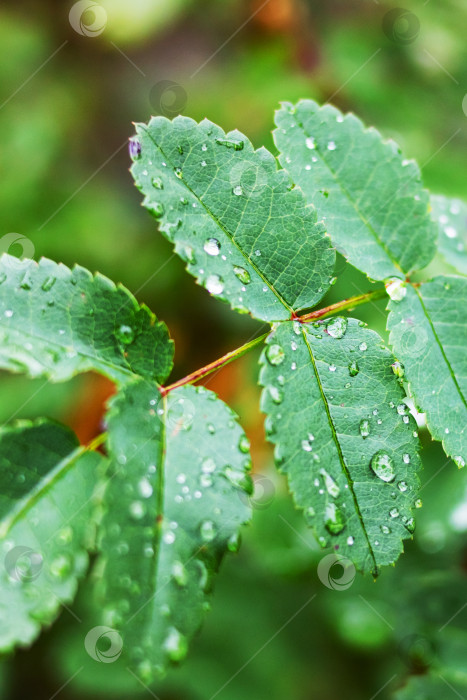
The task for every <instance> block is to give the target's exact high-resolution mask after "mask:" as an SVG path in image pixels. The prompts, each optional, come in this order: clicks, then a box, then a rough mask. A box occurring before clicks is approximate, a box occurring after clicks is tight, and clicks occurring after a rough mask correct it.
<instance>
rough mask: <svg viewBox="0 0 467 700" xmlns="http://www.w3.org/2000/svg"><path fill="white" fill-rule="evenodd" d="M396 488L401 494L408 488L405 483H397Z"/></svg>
mask: <svg viewBox="0 0 467 700" xmlns="http://www.w3.org/2000/svg"><path fill="white" fill-rule="evenodd" d="M397 488H398V489H399V491H401V492H402V493H405V492H406V491H407V489H408V488H409V487H408V486H407V482H406V481H399V483H398V484H397Z"/></svg>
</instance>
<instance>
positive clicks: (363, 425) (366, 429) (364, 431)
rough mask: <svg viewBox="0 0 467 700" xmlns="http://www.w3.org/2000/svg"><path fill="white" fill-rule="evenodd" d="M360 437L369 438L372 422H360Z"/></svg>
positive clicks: (364, 420)
mask: <svg viewBox="0 0 467 700" xmlns="http://www.w3.org/2000/svg"><path fill="white" fill-rule="evenodd" d="M359 430H360V435H361V436H362V437H363V438H367V437H368V435H369V434H370V421H368V420H366V419H363V420H361V421H360V428H359Z"/></svg>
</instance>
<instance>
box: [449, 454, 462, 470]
mask: <svg viewBox="0 0 467 700" xmlns="http://www.w3.org/2000/svg"><path fill="white" fill-rule="evenodd" d="M452 459H453V461H454V464H455V465H456V466H457V467H458V468H459V469H462V467H465V459H464V458H463V457H461V456H460V455H456V456H455V457H453V458H452Z"/></svg>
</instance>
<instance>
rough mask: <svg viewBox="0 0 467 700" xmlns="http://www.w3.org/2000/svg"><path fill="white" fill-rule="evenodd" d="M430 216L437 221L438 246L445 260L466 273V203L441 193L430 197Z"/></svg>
mask: <svg viewBox="0 0 467 700" xmlns="http://www.w3.org/2000/svg"><path fill="white" fill-rule="evenodd" d="M431 208H432V216H433V218H434V219H435V220H436V221H437V222H438V228H439V233H438V248H439V250H440V251H441V253H442V254H443V256H444V257H445V259H446V260H447V262H448V263H449V264H450V265H452V266H453V267H455V268H456V270H458V271H459V272H461V273H462V274H464V275H467V204H466V203H465V202H462V201H461V200H460V199H451V198H449V197H443V196H442V195H432V197H431Z"/></svg>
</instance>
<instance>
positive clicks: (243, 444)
mask: <svg viewBox="0 0 467 700" xmlns="http://www.w3.org/2000/svg"><path fill="white" fill-rule="evenodd" d="M238 449H239V450H240V452H243V453H244V454H247V453H248V452H249V450H250V441H249V440H248V438H247V436H246V435H245V434H243V435H241V436H240V440H239V441H238Z"/></svg>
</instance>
